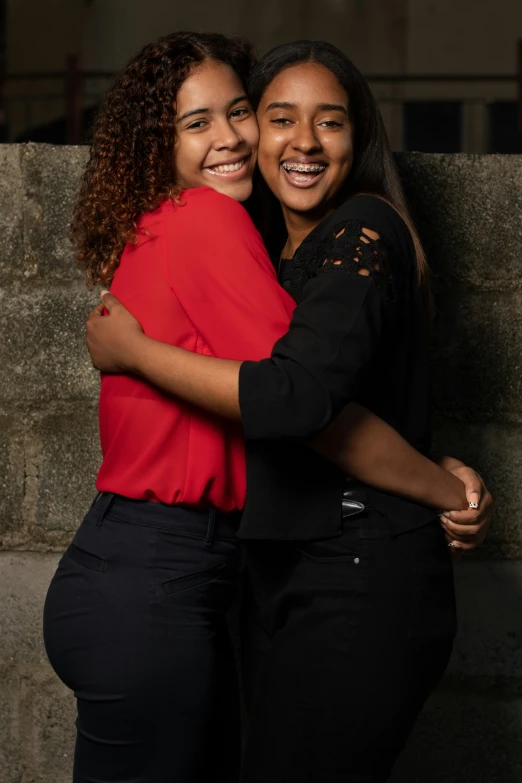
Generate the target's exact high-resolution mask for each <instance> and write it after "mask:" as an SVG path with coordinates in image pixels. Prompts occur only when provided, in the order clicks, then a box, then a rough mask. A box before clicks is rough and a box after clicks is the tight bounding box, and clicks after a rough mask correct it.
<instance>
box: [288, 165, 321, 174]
mask: <svg viewBox="0 0 522 783" xmlns="http://www.w3.org/2000/svg"><path fill="white" fill-rule="evenodd" d="M281 165H282V167H283V168H284V169H285V171H302V172H305V173H307V174H318V173H320V172H321V171H324V170H325V168H326V165H325V164H317V163H312V164H310V165H307V164H304V163H282V164H281Z"/></svg>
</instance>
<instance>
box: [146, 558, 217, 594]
mask: <svg viewBox="0 0 522 783" xmlns="http://www.w3.org/2000/svg"><path fill="white" fill-rule="evenodd" d="M224 568H225V566H224V565H219V566H215V567H214V568H206V569H205V570H204V571H198V572H197V573H196V574H185V576H178V577H177V578H176V579H170V580H169V581H168V582H163V583H162V585H161V587H162V588H163V590H164V591H165V593H166V595H174V594H175V593H183V592H185V591H186V590H194V588H196V587H203V585H206V584H208V583H209V582H212V581H213V580H214V579H216V577H217V576H218V575H219V574H220V573H221V572H222V571H223V570H224Z"/></svg>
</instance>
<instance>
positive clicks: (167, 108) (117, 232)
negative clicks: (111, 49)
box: [70, 32, 254, 285]
mask: <svg viewBox="0 0 522 783" xmlns="http://www.w3.org/2000/svg"><path fill="white" fill-rule="evenodd" d="M206 60H216V61H218V62H222V63H225V65H229V66H230V67H231V68H232V69H233V70H234V71H235V72H236V73H237V75H238V76H239V78H240V79H241V80H242V82H243V84H245V85H246V83H247V81H248V77H249V75H250V71H251V69H252V66H253V64H254V55H253V51H252V47H251V46H250V44H249V43H247V42H246V41H243V40H241V39H239V38H234V37H230V36H226V35H221V34H219V33H194V32H178V33H172V34H171V35H167V36H165V37H163V38H160V39H159V40H158V41H156V42H155V43H152V44H149V45H148V46H145V47H144V48H143V49H142V50H141V51H140V52H139V53H138V54H137V55H136V56H135V57H134V58H133V59H132V60H131V61H130V63H129V64H128V65H127V67H126V69H125V70H124V71H123V73H122V74H121V76H120V77H119V78H118V79H117V80H116V82H115V83H114V85H113V86H112V87H111V89H110V90H109V91H108V93H107V95H106V97H105V100H104V102H103V105H102V107H101V109H100V112H99V114H98V117H97V119H96V122H95V125H94V129H93V137H92V145H91V152H90V157H89V162H88V164H87V168H86V170H85V173H84V175H83V180H82V184H81V188H80V192H79V195H78V199H77V202H76V205H75V208H74V212H73V218H72V222H71V229H70V237H71V241H72V243H73V246H74V249H75V251H76V258H77V261H78V264H79V266H80V267H81V268H82V269H84V270H85V273H86V277H87V283H88V284H89V285H98V284H101V285H107V284H108V283H110V281H111V280H112V277H113V275H114V272H115V271H116V269H117V267H118V264H119V259H120V254H121V252H122V250H123V248H124V246H125V244H126V243H128V242H130V243H136V242H137V241H138V235H137V221H138V218H139V217H140V215H142V214H144V213H145V212H151V211H152V210H154V209H157V207H158V206H159V205H160V203H161V202H162V201H163V200H165V199H167V198H171V199H175V198H176V197H177V196H179V193H180V188H179V187H178V186H177V185H176V177H175V171H174V167H173V149H174V142H175V118H176V106H175V104H176V96H177V93H178V90H179V88H180V87H181V85H182V84H183V82H184V81H185V79H186V78H187V77H188V76H189V74H190V73H191V71H192V70H193V69H194V67H197V66H198V65H201V63H203V62H205V61H206Z"/></svg>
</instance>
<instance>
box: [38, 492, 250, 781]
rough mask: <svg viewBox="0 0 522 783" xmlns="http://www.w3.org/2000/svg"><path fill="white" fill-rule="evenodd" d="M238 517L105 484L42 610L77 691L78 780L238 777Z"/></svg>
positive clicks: (63, 670)
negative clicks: (141, 497)
mask: <svg viewBox="0 0 522 783" xmlns="http://www.w3.org/2000/svg"><path fill="white" fill-rule="evenodd" d="M234 517H235V515H223V514H219V513H216V512H214V511H213V510H210V511H209V510H206V511H192V510H187V509H183V508H180V507H175V506H166V505H163V504H160V503H149V502H142V501H133V500H129V499H126V498H122V497H119V496H114V495H110V494H107V493H105V494H102V495H101V496H100V497H99V498H97V500H96V501H95V502H94V504H93V506H92V507H91V509H90V511H89V512H88V513H87V516H86V517H85V519H84V521H83V523H82V525H81V527H80V528H79V530H78V532H77V533H76V535H75V537H74V539H73V542H72V543H71V545H70V547H69V549H68V550H67V552H66V553H65V554H64V556H63V557H62V559H61V561H60V563H59V566H58V570H57V571H56V574H55V576H54V577H53V580H52V582H51V585H50V588H49V592H48V595H47V600H46V604H45V610H44V638H45V646H46V650H47V654H48V656H49V660H50V662H51V664H52V666H53V668H54V669H55V671H56V673H57V674H58V676H59V677H60V678H61V679H62V680H63V682H64V683H65V684H66V685H68V686H69V688H72V689H73V690H74V692H75V696H76V698H77V704H78V720H77V742H76V752H75V760H74V776H73V780H74V783H188V782H189V781H190V782H191V783H208V781H209V780H220V781H224V783H234V782H235V781H237V778H238V768H239V755H240V744H239V699H238V692H237V680H236V672H235V664H234V658H233V652H232V649H231V644H230V640H229V636H228V631H227V627H226V622H225V612H226V610H227V608H228V607H229V606H230V604H231V602H232V601H233V599H234V597H235V595H236V589H237V581H238V573H239V560H240V550H239V542H238V541H237V539H236V537H235V528H236V527H237V521H238V520H237V518H234Z"/></svg>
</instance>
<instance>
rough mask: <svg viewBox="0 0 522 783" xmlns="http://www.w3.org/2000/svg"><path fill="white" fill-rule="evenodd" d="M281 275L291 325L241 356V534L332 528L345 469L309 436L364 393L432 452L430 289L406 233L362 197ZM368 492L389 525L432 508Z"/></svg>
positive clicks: (279, 535) (422, 517)
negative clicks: (260, 356) (250, 357)
mask: <svg viewBox="0 0 522 783" xmlns="http://www.w3.org/2000/svg"><path fill="white" fill-rule="evenodd" d="M365 229H367V230H369V232H371V233H367V231H365ZM375 234H377V235H378V238H375ZM282 271H283V274H282V280H281V282H282V284H283V285H284V286H285V288H287V290H288V291H289V292H290V293H291V294H292V296H294V298H295V299H296V301H297V303H298V306H297V307H296V309H295V311H294V315H293V318H292V322H291V325H290V328H289V331H288V332H287V334H286V335H284V336H283V337H282V338H281V339H280V340H279V341H278V342H277V343H276V345H275V346H274V348H273V351H272V355H271V357H270V358H269V359H264V360H262V361H259V362H248V361H247V362H244V363H243V364H242V366H241V370H240V376H239V401H240V406H241V414H242V419H243V428H244V434H245V438H246V440H247V499H246V506H245V510H244V512H243V518H242V523H241V528H240V535H241V536H242V537H244V538H269V539H301V540H306V539H310V538H320V537H328V536H335V535H337V534H338V533H339V532H340V529H341V525H342V515H341V513H342V512H341V499H342V492H343V488H344V485H345V477H344V475H343V474H342V472H341V471H340V470H338V469H337V468H336V467H335V466H333V465H332V463H330V462H329V461H328V460H326V459H323V458H322V457H320V456H319V455H317V454H316V453H315V452H313V451H312V450H311V449H310V448H308V447H307V446H306V445H305V444H304V442H305V441H306V440H307V439H310V438H312V437H313V436H314V435H316V434H318V433H319V432H320V431H321V430H322V429H324V427H326V426H327V425H328V424H329V423H330V421H331V420H332V419H333V418H334V417H335V416H336V415H337V414H338V413H339V412H340V410H341V409H342V408H343V407H344V405H346V404H347V403H348V402H351V401H357V402H359V403H360V404H362V405H364V406H365V407H367V408H369V409H370V410H372V411H373V412H374V413H376V414H377V415H378V416H380V417H381V418H382V419H384V420H385V421H386V422H388V423H389V424H390V425H391V426H392V427H394V428H395V429H396V430H397V431H398V432H399V433H400V434H401V435H402V436H403V437H404V438H405V439H406V440H407V441H409V442H410V443H411V444H412V445H413V446H414V447H415V448H417V449H418V450H419V451H421V452H422V453H425V454H427V453H428V451H429V447H430V415H429V402H428V399H429V390H428V345H427V313H426V306H425V296H424V293H423V291H422V289H421V288H420V286H419V284H418V275H417V267H416V261H415V252H414V247H413V242H412V239H411V235H410V232H409V230H408V228H407V227H406V225H405V223H404V221H403V220H402V218H401V217H400V216H399V215H398V213H397V212H396V211H395V210H394V209H393V208H392V207H391V206H390V205H389V204H387V203H386V202H385V201H383V200H382V199H380V198H378V197H375V196H367V195H365V196H357V197H355V198H353V199H351V200H349V201H347V202H346V203H344V204H343V205H342V206H341V207H339V208H338V209H337V210H336V211H335V212H334V213H332V214H331V215H330V216H328V217H327V218H325V219H324V220H323V221H322V222H321V223H320V224H319V225H318V226H317V227H316V228H315V229H314V230H313V231H312V232H311V233H310V234H309V236H308V237H307V238H306V239H305V241H304V242H303V243H302V244H301V246H300V247H299V248H298V250H297V252H296V254H295V256H294V258H293V259H292V260H291V261H288V262H286V263H285V264H284V266H283V270H282ZM367 493H368V499H369V502H370V503H371V504H372V505H374V506H375V507H376V508H377V509H378V510H379V511H381V512H382V513H383V515H384V516H385V517H386V519H387V522H388V524H389V526H390V528H391V530H392V532H395V533H399V532H402V531H405V530H410V529H413V528H416V527H420V526H421V525H424V524H426V523H427V522H428V521H431V520H432V519H433V518H434V516H435V512H434V511H433V510H432V509H428V508H426V507H424V506H421V505H418V504H415V503H412V502H410V501H407V500H405V499H403V498H400V497H397V496H393V495H389V494H386V493H383V492H379V491H377V490H374V489H371V488H370V487H367Z"/></svg>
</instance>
